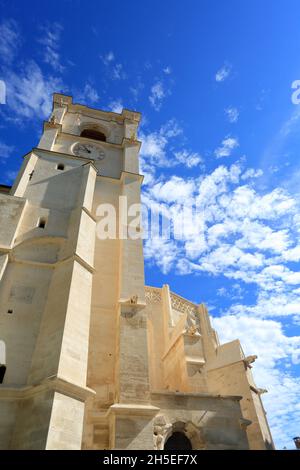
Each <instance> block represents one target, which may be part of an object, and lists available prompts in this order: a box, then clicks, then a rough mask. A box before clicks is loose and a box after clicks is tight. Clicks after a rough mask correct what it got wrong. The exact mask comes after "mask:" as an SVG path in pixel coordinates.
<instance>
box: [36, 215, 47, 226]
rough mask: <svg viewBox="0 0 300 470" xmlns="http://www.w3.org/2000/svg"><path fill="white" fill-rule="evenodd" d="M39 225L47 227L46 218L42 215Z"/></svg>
mask: <svg viewBox="0 0 300 470" xmlns="http://www.w3.org/2000/svg"><path fill="white" fill-rule="evenodd" d="M38 227H39V228H45V227H46V219H45V218H44V217H41V218H40V219H39V221H38Z"/></svg>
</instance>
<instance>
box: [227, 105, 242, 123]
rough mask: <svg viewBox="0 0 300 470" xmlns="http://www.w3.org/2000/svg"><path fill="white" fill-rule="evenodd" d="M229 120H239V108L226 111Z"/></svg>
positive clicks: (231, 107) (230, 108) (230, 107)
mask: <svg viewBox="0 0 300 470" xmlns="http://www.w3.org/2000/svg"><path fill="white" fill-rule="evenodd" d="M224 112H225V114H226V116H227V119H228V121H229V122H232V123H233V122H237V121H238V118H239V114H240V113H239V110H238V109H237V108H234V107H233V106H229V107H228V108H226V109H225V110H224Z"/></svg>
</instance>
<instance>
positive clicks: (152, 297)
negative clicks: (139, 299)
mask: <svg viewBox="0 0 300 470" xmlns="http://www.w3.org/2000/svg"><path fill="white" fill-rule="evenodd" d="M145 298H146V302H147V304H158V303H160V302H161V291H160V289H155V288H154V287H146V288H145Z"/></svg>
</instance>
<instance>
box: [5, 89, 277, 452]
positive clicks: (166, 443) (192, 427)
mask: <svg viewBox="0 0 300 470" xmlns="http://www.w3.org/2000/svg"><path fill="white" fill-rule="evenodd" d="M139 121H140V114H139V113H137V112H133V111H129V110H125V109H124V110H123V111H122V113H121V114H117V113H113V112H105V111H101V110H97V109H92V108H88V107H86V106H83V105H79V104H74V103H73V102H72V98H71V97H69V96H65V95H61V94H57V93H56V94H54V98H53V111H52V115H51V117H50V119H49V121H47V122H45V123H44V129H43V134H42V137H41V140H40V142H39V144H38V146H37V147H36V148H33V149H32V151H31V152H29V153H28V154H27V155H25V157H24V162H23V165H22V168H21V170H20V172H19V174H18V176H17V178H16V181H15V183H14V185H13V186H12V188H7V187H4V186H2V187H1V186H0V221H1V224H0V305H1V312H0V449H81V448H82V449H149V450H151V449H172V448H176V446H178V445H181V446H182V445H185V446H186V448H190V449H191V448H193V449H247V448H250V449H267V448H273V442H272V438H271V434H270V431H269V427H268V423H267V420H266V416H265V412H264V408H263V405H262V402H261V399H260V394H261V393H262V392H263V390H262V389H258V388H257V387H256V385H255V384H254V382H253V379H252V375H251V370H250V369H251V367H252V366H251V363H252V362H254V359H255V356H250V357H248V358H246V357H245V356H244V354H243V351H242V349H241V346H240V344H239V342H238V341H233V342H231V343H227V344H225V345H220V344H219V341H218V338H217V335H216V333H215V331H214V330H213V329H212V327H211V325H210V320H209V316H208V313H207V311H206V308H205V306H204V305H195V304H193V303H191V302H189V301H188V300H186V299H183V298H182V297H180V296H178V295H177V294H175V293H172V292H171V291H170V290H169V287H168V286H167V285H165V286H163V287H162V288H161V289H159V288H153V287H147V286H145V283H144V258H143V246H142V239H141V238H142V237H141V236H139V234H141V230H142V227H141V221H140V219H139V217H140V215H139V213H136V212H130V211H131V208H133V207H138V206H137V205H138V204H139V203H140V191H141V184H142V179H143V178H142V175H140V173H139V160H138V153H139V149H140V145H141V143H140V142H139V141H138V139H137V128H138V125H139ZM107 214H110V215H115V216H116V217H113V219H114V220H115V221H116V223H115V227H114V230H115V236H110V237H108V238H106V237H104V236H103V233H102V230H100V228H101V224H100V225H99V221H101V220H103V216H107ZM133 219H134V220H135V228H136V234H137V236H135V237H128V229H129V224H130V222H131V221H132V220H133ZM178 442H180V443H179V444H178ZM183 443H185V444H183Z"/></svg>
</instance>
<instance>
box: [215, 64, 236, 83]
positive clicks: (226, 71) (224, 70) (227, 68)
mask: <svg viewBox="0 0 300 470" xmlns="http://www.w3.org/2000/svg"><path fill="white" fill-rule="evenodd" d="M231 69H232V67H231V65H230V64H224V65H223V67H221V68H220V69H219V70H218V71H217V73H216V75H215V79H216V82H223V81H224V80H226V78H228V77H229V75H230V73H231Z"/></svg>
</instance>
